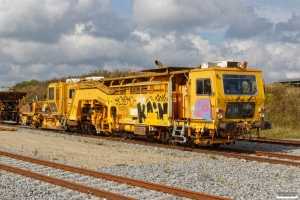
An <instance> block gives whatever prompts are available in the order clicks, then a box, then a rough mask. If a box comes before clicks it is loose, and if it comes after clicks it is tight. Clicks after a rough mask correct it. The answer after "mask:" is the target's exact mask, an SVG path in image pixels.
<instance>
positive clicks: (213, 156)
mask: <svg viewBox="0 0 300 200" xmlns="http://www.w3.org/2000/svg"><path fill="white" fill-rule="evenodd" d="M209 158H210V159H213V160H216V159H218V158H217V157H216V156H215V155H210V156H209Z"/></svg>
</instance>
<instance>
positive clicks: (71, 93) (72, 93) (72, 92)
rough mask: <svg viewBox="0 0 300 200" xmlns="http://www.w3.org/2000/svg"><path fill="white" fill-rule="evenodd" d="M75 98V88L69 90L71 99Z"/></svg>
mask: <svg viewBox="0 0 300 200" xmlns="http://www.w3.org/2000/svg"><path fill="white" fill-rule="evenodd" d="M73 96H74V88H71V89H69V99H72V98H73Z"/></svg>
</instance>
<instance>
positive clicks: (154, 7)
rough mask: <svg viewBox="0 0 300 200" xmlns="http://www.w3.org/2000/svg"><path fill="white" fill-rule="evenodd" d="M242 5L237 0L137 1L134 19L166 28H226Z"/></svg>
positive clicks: (135, 2)
mask: <svg viewBox="0 0 300 200" xmlns="http://www.w3.org/2000/svg"><path fill="white" fill-rule="evenodd" d="M241 7H242V6H241V2H240V1H237V0H228V1H224V2H223V1H217V0H211V1H193V0H164V1H161V0H135V1H134V4H133V14H132V16H133V17H132V18H133V20H134V21H136V22H137V23H139V24H142V25H144V26H147V27H153V28H160V29H165V30H170V29H171V30H178V29H193V28H195V26H196V27H197V26H201V27H224V23H225V24H227V23H228V21H230V20H233V19H234V18H235V16H236V13H237V10H238V9H237V8H241ZM179 24H180V26H178V25H179Z"/></svg>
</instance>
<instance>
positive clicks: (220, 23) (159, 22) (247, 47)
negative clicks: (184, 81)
mask: <svg viewBox="0 0 300 200" xmlns="http://www.w3.org/2000/svg"><path fill="white" fill-rule="evenodd" d="M0 47H1V48H0V86H11V85H15V84H16V83H19V82H22V81H29V80H31V79H36V80H40V81H42V80H49V79H51V78H55V77H56V78H59V77H63V76H75V75H81V74H83V73H89V72H90V71H91V70H95V69H97V70H98V69H108V70H114V69H134V70H136V69H143V68H153V67H155V68H156V65H155V64H154V61H155V60H159V61H161V62H162V63H163V65H164V66H170V65H172V66H197V65H198V64H199V63H201V62H212V61H220V60H239V61H248V63H249V64H248V67H253V68H256V67H257V68H260V69H262V70H263V74H264V79H265V80H266V81H267V82H273V81H277V80H278V79H284V78H300V56H299V54H300V1H299V0H285V1H284V0H264V1H262V0H226V1H225V0H209V1H207V0H21V1H20V0H1V1H0Z"/></svg>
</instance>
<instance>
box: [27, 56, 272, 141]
mask: <svg viewBox="0 0 300 200" xmlns="http://www.w3.org/2000/svg"><path fill="white" fill-rule="evenodd" d="M155 63H156V64H157V65H158V68H154V69H145V70H141V71H138V72H134V74H132V75H130V76H127V77H118V78H104V77H86V78H71V79H67V80H66V82H57V83H50V84H49V86H48V91H47V99H46V101H44V102H39V101H38V102H33V103H32V104H25V105H23V107H22V116H21V121H22V123H23V124H27V125H28V124H30V125H31V126H32V127H35V128H45V129H55V130H69V131H77V132H78V131H79V132H82V133H88V134H96V133H97V134H100V133H105V134H107V135H121V136H124V137H144V138H147V139H149V140H161V141H162V142H168V143H173V144H184V145H199V146H202V145H203V146H204V145H208V144H209V145H214V146H219V145H220V144H225V143H226V144H231V143H234V142H235V138H236V137H237V136H243V134H245V133H247V132H249V131H250V130H251V129H256V130H257V132H259V131H260V130H263V129H270V128H271V122H270V121H265V120H264V112H265V94H264V83H263V78H262V72H261V70H259V69H250V68H247V62H244V63H241V62H237V61H232V60H229V61H220V62H208V63H202V64H199V66H198V67H176V66H168V67H164V66H163V65H162V64H161V63H160V62H159V61H155Z"/></svg>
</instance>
